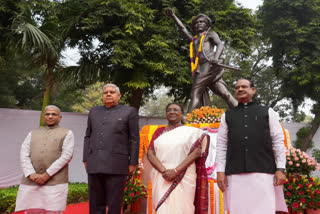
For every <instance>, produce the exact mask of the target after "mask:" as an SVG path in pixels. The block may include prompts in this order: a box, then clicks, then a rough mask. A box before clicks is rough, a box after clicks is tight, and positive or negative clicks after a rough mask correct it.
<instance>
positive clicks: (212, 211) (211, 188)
mask: <svg viewBox="0 0 320 214" xmlns="http://www.w3.org/2000/svg"><path fill="white" fill-rule="evenodd" d="M214 183H215V182H214V180H209V188H210V189H209V190H210V191H209V194H210V213H211V214H214Z"/></svg>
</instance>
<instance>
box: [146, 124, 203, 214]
mask: <svg viewBox="0 0 320 214" xmlns="http://www.w3.org/2000/svg"><path fill="white" fill-rule="evenodd" d="M202 134H203V132H202V131H201V130H200V129H198V128H193V127H188V126H181V127H178V128H175V129H173V130H170V131H168V132H166V133H164V134H162V135H160V136H159V137H158V138H157V139H156V140H155V141H154V150H155V153H156V156H157V158H158V159H159V160H160V162H161V163H162V164H163V165H164V167H166V168H167V169H174V168H176V167H177V166H178V165H179V164H180V163H182V162H183V160H184V159H185V158H186V157H187V156H188V154H189V152H190V149H191V147H192V145H193V144H194V142H195V141H196V140H197V139H199V138H200V137H201V135H202ZM205 139H206V138H205ZM205 139H204V140H203V142H202V149H203V150H204V149H205V148H206V146H205V145H204V144H205V143H206V140H205ZM196 178H197V174H196V164H195V163H192V164H191V165H190V166H189V167H188V168H187V171H186V173H185V175H184V177H183V179H182V180H181V181H180V183H179V184H178V185H177V186H176V188H175V189H174V190H173V191H172V192H171V194H170V195H169V197H168V198H167V199H166V200H165V201H164V203H163V204H162V205H161V206H160V207H159V209H158V210H157V212H156V213H157V214H170V213H174V214H194V210H195V207H194V204H193V203H194V198H195V191H196ZM151 181H152V204H153V210H154V209H155V207H156V206H157V204H158V202H159V201H160V199H161V198H162V197H163V196H164V194H165V193H166V191H167V190H168V189H169V187H170V186H171V184H172V182H169V181H166V180H165V179H164V178H163V177H162V174H161V173H160V172H158V171H157V170H156V169H154V168H153V169H152V170H151Z"/></svg>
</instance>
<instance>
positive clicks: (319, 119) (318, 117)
mask: <svg viewBox="0 0 320 214" xmlns="http://www.w3.org/2000/svg"><path fill="white" fill-rule="evenodd" d="M319 126H320V111H318V112H316V114H315V117H314V119H313V120H312V122H311V132H310V133H309V134H308V135H307V136H306V137H305V138H304V139H303V140H302V143H301V150H302V151H307V149H308V148H309V145H310V143H311V141H312V138H313V136H314V135H315V134H316V132H317V131H318V128H319Z"/></svg>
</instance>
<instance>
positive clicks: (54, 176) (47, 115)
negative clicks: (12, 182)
mask: <svg viewBox="0 0 320 214" xmlns="http://www.w3.org/2000/svg"><path fill="white" fill-rule="evenodd" d="M61 118H62V116H61V115H60V109H59V108H58V107H57V106H54V105H48V106H47V107H46V108H45V111H44V122H45V124H46V126H45V127H40V128H38V129H35V130H33V131H31V132H29V134H28V135H27V137H26V138H25V140H24V142H23V143H22V146H21V152H20V159H21V167H22V170H23V174H24V176H23V178H22V181H21V184H20V187H19V191H18V195H17V200H16V209H15V211H21V210H24V211H25V214H36V213H37V214H45V213H47V214H62V212H63V211H64V210H65V208H66V203H67V196H68V163H69V162H70V161H71V158H72V154H73V147H74V136H73V133H72V131H71V130H68V129H65V128H62V127H60V126H59V122H60V120H61Z"/></svg>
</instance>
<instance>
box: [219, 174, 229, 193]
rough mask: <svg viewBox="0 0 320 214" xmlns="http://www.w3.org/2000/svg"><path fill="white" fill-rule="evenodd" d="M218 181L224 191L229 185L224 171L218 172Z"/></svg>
mask: <svg viewBox="0 0 320 214" xmlns="http://www.w3.org/2000/svg"><path fill="white" fill-rule="evenodd" d="M217 183H218V187H219V188H220V190H221V191H222V192H224V191H225V190H226V189H227V187H228V181H227V176H226V174H225V173H224V172H217Z"/></svg>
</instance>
